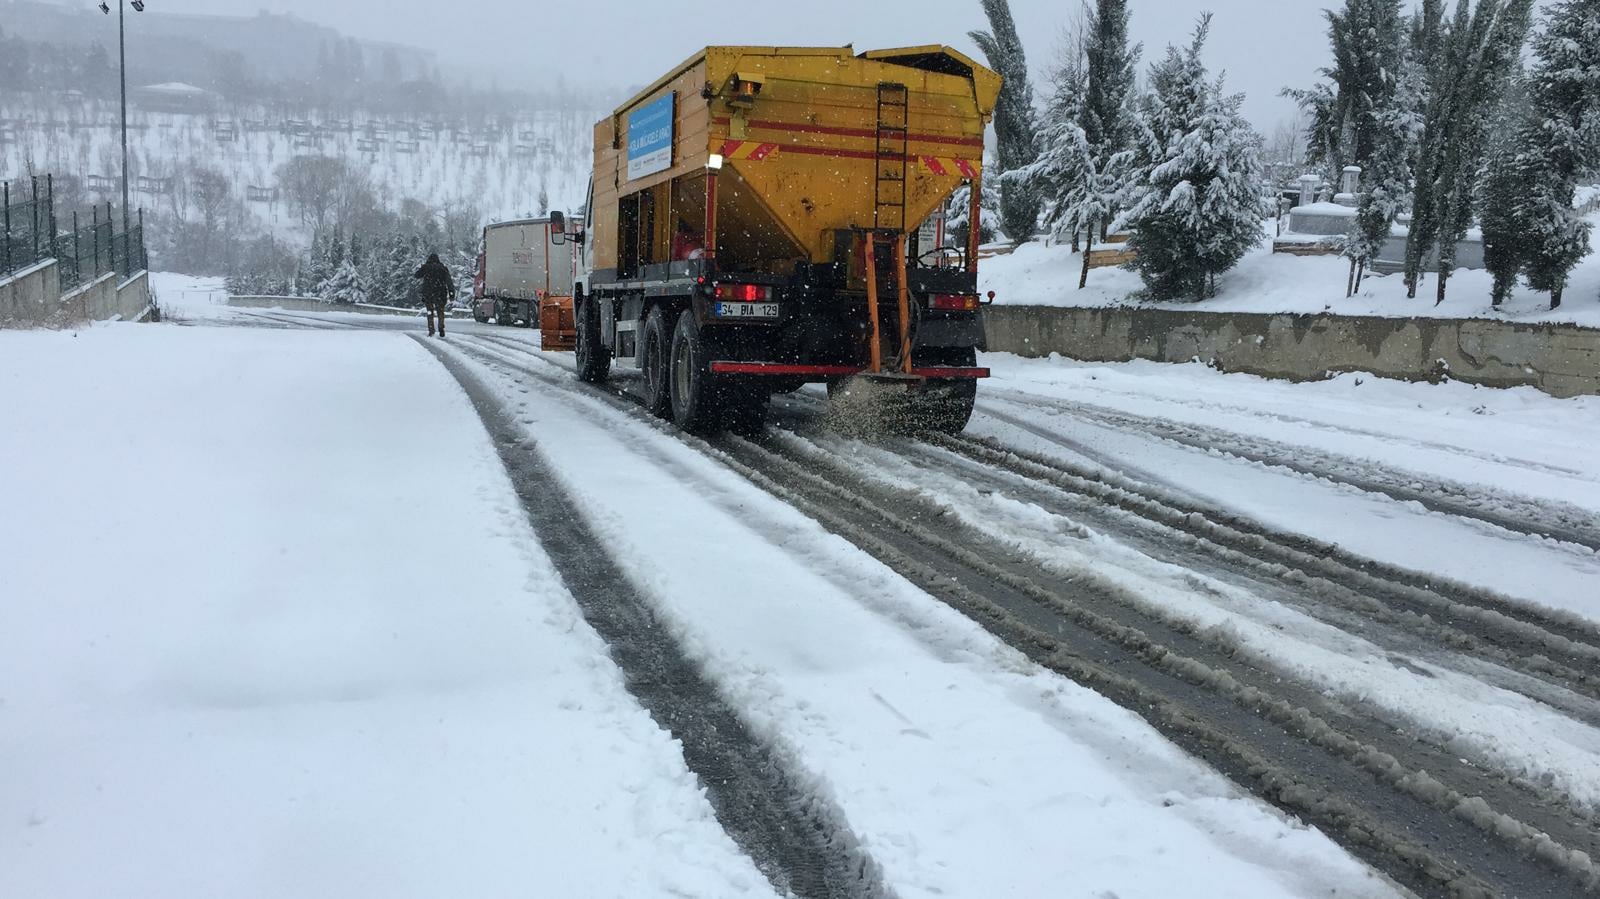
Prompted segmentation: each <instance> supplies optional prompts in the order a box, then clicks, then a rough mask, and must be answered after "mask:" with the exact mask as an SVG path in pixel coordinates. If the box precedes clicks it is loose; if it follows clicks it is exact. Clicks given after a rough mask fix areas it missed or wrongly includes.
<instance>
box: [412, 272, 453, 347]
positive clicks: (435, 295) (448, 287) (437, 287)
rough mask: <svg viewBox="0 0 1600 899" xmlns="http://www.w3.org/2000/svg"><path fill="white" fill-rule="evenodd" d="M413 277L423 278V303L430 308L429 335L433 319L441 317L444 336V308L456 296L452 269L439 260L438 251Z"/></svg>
mask: <svg viewBox="0 0 1600 899" xmlns="http://www.w3.org/2000/svg"><path fill="white" fill-rule="evenodd" d="M411 277H413V278H421V279H422V305H423V306H425V307H427V310H428V336H429V337H432V336H433V320H434V318H435V317H437V318H438V319H439V336H440V337H443V336H444V310H445V304H446V303H448V302H450V301H451V300H453V299H455V298H456V282H455V279H454V278H452V277H450V269H448V268H446V267H445V264H444V263H443V262H440V261H439V254H438V253H431V254H429V255H428V261H427V262H424V263H422V267H421V268H419V269H417V271H416V273H415V274H413V275H412V276H411Z"/></svg>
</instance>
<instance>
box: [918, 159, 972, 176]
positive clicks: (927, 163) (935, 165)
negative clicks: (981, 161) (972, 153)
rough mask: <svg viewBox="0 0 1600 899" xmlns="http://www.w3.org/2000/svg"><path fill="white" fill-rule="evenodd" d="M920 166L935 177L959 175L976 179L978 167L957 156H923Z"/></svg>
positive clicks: (968, 160)
mask: <svg viewBox="0 0 1600 899" xmlns="http://www.w3.org/2000/svg"><path fill="white" fill-rule="evenodd" d="M922 165H923V167H924V168H926V169H927V170H928V171H930V172H932V173H933V174H935V175H949V174H959V175H960V176H961V177H963V178H976V177H978V165H977V163H975V162H973V161H972V160H970V159H962V158H961V157H959V156H924V157H922Z"/></svg>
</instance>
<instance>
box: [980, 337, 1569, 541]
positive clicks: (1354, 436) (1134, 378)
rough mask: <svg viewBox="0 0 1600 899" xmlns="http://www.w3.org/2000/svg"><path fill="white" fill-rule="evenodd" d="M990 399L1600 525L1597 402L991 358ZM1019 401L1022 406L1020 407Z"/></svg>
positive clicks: (1458, 388)
mask: <svg viewBox="0 0 1600 899" xmlns="http://www.w3.org/2000/svg"><path fill="white" fill-rule="evenodd" d="M984 364H985V365H988V366H989V367H990V368H991V369H992V370H993V372H994V378H993V379H992V380H990V381H987V382H985V384H984V387H986V388H988V389H987V390H986V391H983V394H984V395H985V396H988V397H995V398H1001V397H1012V398H1017V399H1020V400H1023V401H1026V400H1028V399H1033V398H1043V399H1046V400H1065V401H1069V402H1072V403H1084V404H1088V405H1091V406H1098V407H1103V408H1108V409H1115V410H1119V411H1124V412H1130V413H1133V414H1135V415H1141V416H1149V417H1154V418H1161V419H1169V420H1172V421H1177V422H1186V423H1191V424H1196V425H1204V426H1210V427H1216V428H1223V429H1226V430H1228V431H1232V432H1235V433H1238V434H1244V435H1249V436H1252V437H1261V438H1265V439H1268V440H1272V441H1276V442H1278V443H1284V444H1291V445H1296V446H1305V447H1311V448H1315V449H1319V450H1323V451H1327V452H1331V453H1337V454H1340V455H1343V456H1348V457H1350V458H1352V459H1357V460H1366V461H1370V462H1372V463H1374V464H1378V465H1385V466H1391V467H1393V468H1397V469H1406V470H1410V471H1414V472H1416V473H1418V474H1423V475H1432V476H1435V477H1442V478H1447V479H1450V480H1454V481H1459V482H1463V483H1477V484H1484V485H1489V486H1492V487H1495V488H1498V489H1502V490H1508V491H1512V492H1515V493H1520V494H1524V495H1527V496H1532V497H1536V498H1540V499H1547V500H1555V501H1560V502H1564V503H1570V504H1576V505H1581V506H1585V507H1587V508H1590V509H1594V510H1595V511H1596V514H1600V466H1596V465H1595V464H1594V456H1593V448H1594V447H1595V446H1596V445H1600V397H1592V396H1586V397H1573V398H1570V399H1556V398H1554V397H1551V396H1549V395H1548V394H1545V393H1542V392H1540V391H1538V390H1536V389H1534V388H1532V387H1515V388H1510V389H1496V388H1489V387H1478V386H1475V385H1471V384H1461V383H1447V384H1426V383H1409V382H1405V381H1395V380H1389V379H1384V378H1378V377H1374V376H1372V375H1366V374H1341V375H1338V376H1336V377H1333V378H1330V379H1328V380H1326V381H1314V382H1306V383H1294V382H1291V381H1280V380H1271V379H1267V378H1259V377H1256V376H1254V375H1248V374H1238V373H1227V374H1225V373H1222V372H1218V371H1216V370H1214V369H1211V368H1209V367H1207V366H1205V365H1201V364H1198V363H1189V364H1183V365H1171V364H1166V363H1159V362H1147V361H1142V360H1141V361H1134V362H1126V363H1103V362H1074V361H1072V360H1068V359H1063V358H1061V357H1059V356H1054V355H1052V356H1051V357H1050V358H1049V359H1023V358H1021V357H1018V356H1014V355H1011V354H1009V353H988V354H985V355H984ZM1019 394H1020V395H1021V396H1019Z"/></svg>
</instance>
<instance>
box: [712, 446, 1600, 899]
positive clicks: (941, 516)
mask: <svg viewBox="0 0 1600 899" xmlns="http://www.w3.org/2000/svg"><path fill="white" fill-rule="evenodd" d="M724 448H725V449H727V450H728V452H729V453H730V454H731V455H733V456H734V458H735V459H736V460H737V461H738V462H740V463H741V464H742V466H747V467H748V468H749V469H750V472H753V473H754V475H755V476H754V477H751V474H750V473H749V472H745V471H741V473H745V474H746V476H747V477H751V479H752V481H754V482H755V483H757V484H758V485H759V486H762V487H763V488H764V489H767V490H768V491H769V492H773V493H774V494H775V495H777V496H779V497H781V498H784V499H786V500H787V501H789V502H790V503H791V504H793V505H795V506H796V507H797V508H800V509H801V510H802V511H804V512H806V513H807V514H809V515H811V516H812V517H814V518H816V519H817V520H818V521H819V522H820V523H822V524H823V525H824V526H825V527H827V528H828V529H829V530H831V531H833V532H834V533H836V534H838V535H839V536H841V537H843V538H844V539H846V540H849V541H850V542H852V543H854V544H856V545H857V546H858V547H860V548H861V549H863V550H864V551H866V552H867V553H869V554H870V555H873V556H874V557H876V558H879V559H880V560H881V561H883V562H884V563H885V564H887V565H889V566H890V567H891V568H893V569H894V570H896V571H898V572H900V573H901V574H902V575H903V576H905V577H907V578H908V579H909V580H911V581H912V582H913V583H915V584H917V585H918V586H919V587H921V588H922V589H924V590H925V591H926V592H928V593H929V594H930V595H932V596H935V597H937V598H940V599H942V600H944V601H946V602H948V603H950V604H951V605H953V606H954V607H956V608H957V609H959V610H961V611H963V612H964V613H966V614H968V615H969V617H972V618H973V619H974V620H975V621H977V622H978V623H979V624H981V625H983V626H984V627H986V628H988V629H989V630H990V631H991V632H993V633H995V634H996V635H997V636H1000V637H1001V638H1002V639H1004V640H1006V641H1007V642H1008V643H1010V644H1011V645H1013V646H1015V647H1017V648H1018V649H1020V650H1022V651H1023V652H1025V653H1028V654H1029V655H1030V656H1031V657H1033V658H1034V659H1036V660H1037V661H1039V662H1040V663H1041V664H1044V665H1045V666H1046V667H1050V668H1052V669H1054V670H1056V671H1058V672H1060V673H1062V674H1065V675H1067V676H1068V677H1070V678H1072V679H1073V680H1076V681H1078V682H1079V683H1082V684H1084V685H1086V686H1089V687H1091V688H1092V689H1096V690H1098V691H1099V692H1101V693H1103V694H1105V695H1107V696H1108V697H1110V698H1112V699H1113V700H1115V701H1117V702H1118V703H1119V704H1121V705H1124V706H1125V707H1127V708H1128V709H1130V710H1132V711H1134V712H1136V713H1138V714H1140V715H1141V716H1142V717H1144V718H1145V719H1146V720H1147V721H1149V722H1150V723H1151V724H1152V725H1154V726H1155V727H1157V729H1159V730H1161V731H1162V732H1163V733H1164V734H1165V735H1166V736H1168V737H1169V738H1170V739H1172V740H1173V741H1174V742H1176V743H1177V744H1178V745H1180V746H1183V747H1184V748H1185V749H1187V750H1189V751H1190V752H1193V753H1194V754H1196V755H1198V756H1200V757H1202V758H1205V759H1206V760H1208V761H1209V762H1211V763H1212V764H1214V765H1216V766H1217V767H1218V768H1219V769H1220V770H1222V771H1223V772H1224V773H1226V774H1228V775H1229V776H1230V777H1232V778H1233V779H1234V780H1235V782H1237V783H1239V784H1240V785H1241V786H1243V787H1245V788H1246V789H1248V790H1250V791H1251V792H1253V793H1255V794H1256V795H1258V796H1260V797H1261V798H1263V799H1265V800H1267V801H1268V802H1271V803H1272V804H1274V805H1277V806H1278V807H1279V808H1281V809H1283V810H1285V811H1287V812H1289V813H1291V814H1295V815H1298V816H1300V817H1302V818H1305V819H1306V820H1308V821H1310V822H1312V823H1314V824H1317V825H1318V826H1320V827H1322V828H1323V829H1324V830H1325V831H1326V832H1328V833H1329V835H1330V836H1332V837H1334V839H1335V840H1336V841H1338V842H1340V843H1341V844H1342V845H1344V846H1345V848H1346V849H1348V850H1349V851H1351V852H1352V853H1354V854H1356V855H1358V856H1361V857H1363V858H1366V859H1367V860H1368V861H1369V862H1371V863H1373V864H1374V865H1375V866H1377V867H1379V868H1380V869H1381V870H1384V871H1385V873H1387V874H1389V875H1390V876H1392V877H1394V878H1396V879H1397V880H1399V881H1401V882H1403V883H1406V884H1407V885H1408V886H1410V887H1412V888H1413V889H1416V890H1418V891H1419V892H1423V893H1427V894H1429V895H1496V894H1504V895H1541V896H1560V895H1571V896H1579V895H1583V893H1584V892H1585V889H1586V888H1588V887H1589V886H1591V885H1592V884H1593V883H1594V882H1595V878H1596V874H1595V870H1594V867H1593V864H1592V862H1591V861H1590V859H1589V857H1588V855H1587V854H1586V853H1585V852H1584V851H1583V850H1580V849H1573V848H1571V847H1569V846H1567V845H1564V844H1562V843H1560V842H1558V841H1557V840H1555V839H1553V838H1551V837H1550V836H1549V835H1547V834H1546V833H1544V832H1543V831H1541V830H1540V829H1539V828H1537V827H1534V826H1530V825H1528V824H1526V823H1524V822H1523V821H1521V820H1518V819H1517V818H1513V817H1511V816H1509V815H1506V814H1503V813H1502V812H1500V811H1498V810H1496V808H1495V807H1494V806H1491V805H1490V803H1488V802H1487V801H1486V800H1485V799H1484V798H1482V797H1481V796H1469V795H1466V794H1463V793H1462V792H1461V791H1460V790H1457V789H1454V788H1453V787H1452V786H1450V785H1448V784H1446V783H1443V782H1441V781H1439V780H1437V779H1436V778H1434V777H1432V776H1430V774H1429V773H1428V772H1427V771H1425V770H1423V769H1422V768H1420V767H1416V766H1415V763H1416V762H1417V761H1418V759H1419V757H1420V756H1421V755H1422V754H1421V753H1419V752H1418V751H1417V750H1416V749H1415V748H1414V747H1410V746H1408V744H1407V742H1406V741H1405V740H1404V739H1403V738H1400V739H1390V740H1386V741H1385V743H1386V745H1385V747H1383V748H1379V747H1377V746H1374V745H1372V744H1371V743H1370V742H1367V740H1368V739H1371V738H1373V737H1375V736H1377V735H1379V734H1381V733H1383V731H1382V730H1381V729H1378V728H1370V727H1369V728H1368V729H1367V730H1365V731H1361V732H1360V733H1359V734H1354V735H1353V734H1352V733H1350V732H1347V730H1346V729H1342V727H1341V726H1346V727H1347V726H1348V725H1349V721H1348V719H1347V718H1346V720H1338V721H1337V722H1335V720H1334V719H1335V716H1336V715H1337V713H1336V712H1330V713H1329V715H1328V717H1323V716H1322V715H1321V714H1319V711H1326V710H1327V707H1328V703H1326V702H1324V701H1322V700H1321V699H1320V698H1319V697H1318V695H1317V694H1316V693H1315V691H1311V690H1304V689H1300V688H1298V687H1296V686H1294V685H1290V684H1285V683H1283V682H1282V681H1281V680H1279V679H1278V678H1276V677H1275V676H1273V675H1270V674H1266V673H1263V672H1253V673H1252V672H1250V671H1249V670H1248V668H1247V666H1245V665H1242V664H1240V663H1239V662H1238V661H1237V660H1233V659H1229V658H1227V657H1226V655H1225V654H1224V653H1223V652H1221V651H1219V650H1216V649H1212V648H1207V647H1205V646H1204V645H1203V640H1202V639H1201V635H1200V634H1198V632H1195V631H1191V632H1189V633H1184V632H1183V631H1182V629H1180V628H1173V627H1169V626H1167V625H1166V624H1164V623H1162V622H1151V621H1148V620H1146V621H1141V622H1140V625H1141V626H1134V625H1131V624H1129V623H1128V619H1130V618H1134V617H1136V616H1134V615H1130V614H1129V612H1128V610H1127V608H1126V607H1128V606H1130V605H1132V604H1131V603H1130V602H1129V601H1128V600H1127V599H1126V598H1118V597H1117V596H1115V595H1114V594H1115V592H1116V589H1117V588H1115V587H1110V588H1109V589H1108V587H1107V585H1096V584H1093V583H1092V582H1090V580H1088V579H1084V578H1064V577H1054V576H1051V575H1049V574H1047V573H1044V572H1041V571H1040V570H1038V568H1037V567H1036V566H1034V565H1032V564H1031V563H1029V562H1027V561H1019V560H1017V558H1016V556H1017V554H1016V553H1015V552H1013V551H1011V550H1010V549H1009V548H1007V547H1005V546H1003V545H1000V544H997V543H994V542H991V541H989V540H988V539H987V538H986V537H985V535H983V534H981V533H978V532H977V531H976V530H974V529H972V528H969V527H966V526H964V525H961V524H958V523H955V522H953V521H951V520H950V516H948V515H947V514H945V513H944V512H943V511H942V510H940V509H938V508H936V507H931V506H926V505H923V504H921V503H919V502H918V501H917V500H916V499H915V498H914V497H909V496H905V495H896V491H893V490H885V489H884V488H882V487H879V486H876V485H873V484H870V483H867V482H865V481H863V480H861V479H860V478H859V477H857V476H856V475H855V474H854V473H853V472H851V471H850V470H849V469H848V468H846V467H840V466H828V465H827V464H826V462H825V460H820V459H818V458H817V457H814V456H810V455H800V456H798V457H795V456H792V455H790V453H789V452H788V451H787V450H786V449H785V448H781V447H776V446H771V445H761V444H756V443H750V442H748V441H740V440H739V439H737V438H734V439H733V440H731V441H730V445H729V446H725V447H724ZM735 468H736V470H739V467H738V466H736V467H735ZM819 469H821V470H822V471H819ZM824 472H825V473H824ZM1119 607H1122V608H1121V609H1120V610H1119ZM1286 697H1287V698H1286ZM1386 749H1396V750H1398V751H1399V752H1401V753H1402V755H1400V756H1398V757H1397V756H1396V755H1395V754H1392V753H1391V752H1388V751H1386ZM1431 760H1433V761H1440V760H1443V756H1441V755H1438V754H1435V755H1433V756H1432V757H1431ZM1445 764H1449V762H1448V761H1446V762H1445ZM1452 767H1454V766H1453V765H1452ZM1491 786H1492V785H1491ZM1505 792H1506V791H1505V790H1504V789H1501V790H1499V791H1498V794H1497V796H1496V798H1506V797H1505V795H1504V794H1505ZM1522 805H1523V806H1524V808H1521V809H1519V810H1527V809H1526V808H1525V807H1526V805H1527V804H1526V803H1525V802H1524V803H1523V804H1522ZM1534 811H1536V812H1537V814H1538V817H1539V818H1541V819H1544V820H1545V821H1547V822H1549V823H1552V824H1553V825H1558V826H1559V825H1562V824H1563V822H1562V819H1561V817H1560V815H1559V814H1551V813H1550V812H1549V811H1548V810H1534ZM1561 829H1563V830H1565V831H1567V832H1568V833H1570V834H1572V835H1574V836H1577V837H1579V838H1580V839H1581V840H1582V843H1583V845H1585V846H1593V845H1594V844H1595V842H1596V839H1597V837H1596V836H1595V835H1594V834H1593V833H1592V832H1588V831H1585V830H1584V829H1583V828H1581V827H1580V828H1573V827H1571V826H1563V827H1562V828H1561Z"/></svg>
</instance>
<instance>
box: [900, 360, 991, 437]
mask: <svg viewBox="0 0 1600 899" xmlns="http://www.w3.org/2000/svg"><path fill="white" fill-rule="evenodd" d="M916 361H917V363H918V364H921V365H949V366H953V367H956V368H973V367H975V366H976V365H977V364H978V351H977V350H975V349H973V348H972V347H949V348H928V349H925V350H923V351H922V352H920V353H918V354H917V356H916ZM977 401H978V381H977V379H975V378H936V379H930V380H929V381H928V382H927V383H926V384H925V385H923V387H922V390H921V391H919V392H918V393H917V395H916V396H915V398H914V399H913V401H912V410H913V412H912V414H913V415H914V416H915V419H916V423H917V425H918V426H919V427H921V428H923V429H926V430H929V431H939V432H941V433H944V434H959V433H961V432H962V431H964V430H966V428H967V422H968V421H970V420H971V419H972V407H973V406H974V405H975V404H976V403H977Z"/></svg>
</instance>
